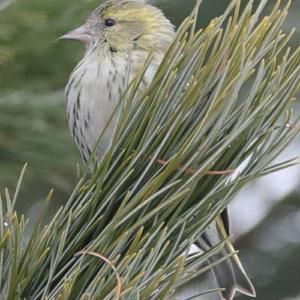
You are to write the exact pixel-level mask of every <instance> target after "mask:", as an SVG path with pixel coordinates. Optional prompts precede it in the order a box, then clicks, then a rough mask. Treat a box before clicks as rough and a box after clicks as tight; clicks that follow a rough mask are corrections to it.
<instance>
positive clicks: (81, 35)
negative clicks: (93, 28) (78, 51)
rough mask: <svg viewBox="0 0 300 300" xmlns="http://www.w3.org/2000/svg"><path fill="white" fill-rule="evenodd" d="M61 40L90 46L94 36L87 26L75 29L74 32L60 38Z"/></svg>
mask: <svg viewBox="0 0 300 300" xmlns="http://www.w3.org/2000/svg"><path fill="white" fill-rule="evenodd" d="M59 39H60V40H65V39H66V40H77V41H80V42H83V43H85V44H88V43H90V42H91V40H92V35H91V34H90V32H89V28H88V27H87V25H86V24H84V25H82V26H80V27H78V28H75V29H73V30H72V31H70V32H68V33H67V34H65V35H63V36H61V37H60V38H59Z"/></svg>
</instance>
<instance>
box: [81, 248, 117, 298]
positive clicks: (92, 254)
mask: <svg viewBox="0 0 300 300" xmlns="http://www.w3.org/2000/svg"><path fill="white" fill-rule="evenodd" d="M76 255H90V256H95V257H98V258H100V259H102V260H103V261H104V262H106V263H107V264H108V265H109V266H110V267H111V269H112V270H113V271H114V273H115V275H116V279H117V283H118V284H117V287H116V300H120V299H121V291H122V281H121V276H120V275H119V273H118V271H117V268H116V267H115V266H114V264H113V263H112V262H111V261H110V260H109V259H108V258H106V257H105V256H103V255H101V254H99V253H96V252H92V251H81V252H78V253H77V254H76Z"/></svg>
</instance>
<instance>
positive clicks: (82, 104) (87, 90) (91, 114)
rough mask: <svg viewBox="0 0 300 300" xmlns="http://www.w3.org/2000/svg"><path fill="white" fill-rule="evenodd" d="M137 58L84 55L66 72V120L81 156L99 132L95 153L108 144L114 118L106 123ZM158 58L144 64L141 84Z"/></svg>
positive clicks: (86, 153) (85, 155)
mask: <svg viewBox="0 0 300 300" xmlns="http://www.w3.org/2000/svg"><path fill="white" fill-rule="evenodd" d="M144 59H146V56H145V57H144ZM141 60H142V59H141V57H133V58H132V60H131V61H129V60H128V58H127V57H126V56H122V55H118V53H117V54H114V55H111V56H110V57H105V58H104V59H102V60H100V61H99V60H97V59H95V58H93V59H91V58H90V59H88V58H86V57H85V58H84V60H83V61H82V62H80V63H79V64H78V66H77V67H76V68H75V69H74V71H73V73H72V75H71V76H70V79H69V83H68V85H67V87H66V101H67V115H68V123H69V127H70V130H71V132H72V135H73V137H74V139H75V142H76V144H77V146H78V148H79V150H80V152H81V155H82V157H83V158H84V159H85V160H88V158H89V156H90V154H91V153H92V151H93V150H94V148H95V146H96V144H97V141H98V139H99V137H100V135H101V136H102V137H101V141H100V142H99V147H98V152H99V154H98V156H100V157H101V156H102V155H103V153H104V151H105V150H106V149H107V147H108V146H109V144H110V141H111V138H112V134H113V131H114V126H115V122H114V119H112V122H111V123H110V124H109V125H108V126H107V123H108V121H109V120H110V119H111V117H112V115H113V113H114V111H115V109H116V106H117V104H118V102H119V100H120V98H121V96H122V95H123V93H124V92H125V90H126V88H127V86H128V84H129V83H130V82H131V80H132V79H133V78H134V76H135V74H136V72H137V70H138V67H139V66H140V65H141ZM159 62H160V59H159V60H158V59H157V60H156V61H155V62H153V64H151V65H150V66H149V67H148V69H147V72H145V75H144V76H145V77H144V78H143V82H144V86H146V85H148V84H149V82H150V81H151V80H152V78H153V76H154V74H155V72H156V70H157V67H158V65H159ZM105 128H106V130H105V133H104V134H103V135H102V132H103V130H104V129H105Z"/></svg>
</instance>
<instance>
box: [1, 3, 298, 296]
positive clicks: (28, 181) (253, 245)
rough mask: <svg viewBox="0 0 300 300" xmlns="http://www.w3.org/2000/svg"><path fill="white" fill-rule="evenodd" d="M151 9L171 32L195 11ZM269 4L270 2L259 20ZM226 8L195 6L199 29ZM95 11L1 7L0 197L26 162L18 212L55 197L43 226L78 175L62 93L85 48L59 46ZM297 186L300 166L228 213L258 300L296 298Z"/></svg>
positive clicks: (251, 190) (83, 6) (248, 193)
mask: <svg viewBox="0 0 300 300" xmlns="http://www.w3.org/2000/svg"><path fill="white" fill-rule="evenodd" d="M153 2H155V4H157V5H158V6H160V7H161V8H162V9H163V10H164V12H165V13H166V14H167V16H168V17H169V18H170V19H171V20H172V22H173V23H174V24H176V25H178V24H180V22H181V21H182V20H183V18H184V17H185V16H186V15H187V14H188V13H189V12H190V11H191V9H192V7H193V4H194V1H193V0H157V1H153ZM245 2H246V1H245ZM257 2H258V1H257ZM274 2H275V1H273V0H270V1H269V6H268V7H267V9H266V12H267V11H268V9H269V8H270V7H271V6H272V4H273V3H274ZM283 2H285V1H283ZM228 3H229V1H228V0H222V1H220V0H206V1H203V5H202V9H201V11H200V15H199V21H200V26H205V25H207V24H208V22H209V21H210V20H211V19H212V18H213V17H214V16H217V15H219V14H221V13H222V12H223V11H224V9H225V8H226V6H227V5H228ZM98 4H99V1H95V0H76V1H74V0H63V1H62V0H51V1H50V0H48V1H45V0H22V1H21V0H16V1H14V0H12V1H11V0H0V189H1V191H3V190H4V188H6V187H8V188H9V189H10V190H11V191H13V189H14V187H15V185H16V182H17V179H18V176H19V173H20V170H21V168H22V166H23V164H24V163H25V162H28V163H29V167H28V171H27V173H26V177H25V179H24V182H23V185H22V190H21V197H20V198H19V202H18V204H17V209H18V210H19V211H20V212H22V213H24V214H25V215H26V216H28V217H30V218H31V219H32V220H34V219H35V218H36V216H37V215H38V212H39V208H40V204H41V202H42V200H43V199H44V198H45V197H46V195H47V193H48V191H49V190H50V189H51V188H54V189H55V194H54V198H53V200H52V204H51V207H50V209H49V218H50V217H51V215H53V213H54V212H55V211H56V210H57V208H58V207H59V206H60V205H62V204H63V203H64V201H65V200H66V199H67V198H68V195H69V194H70V192H71V191H72V189H73V187H74V184H75V183H76V181H77V178H78V176H79V175H78V171H77V170H78V168H77V165H78V164H79V165H80V164H81V159H80V157H79V155H78V153H77V149H76V148H75V146H74V144H73V141H72V139H71V137H70V135H69V132H68V128H67V123H66V118H65V106H64V93H63V89H64V86H65V84H66V82H67V80H68V76H69V74H70V72H71V71H72V68H73V67H74V66H75V65H76V63H77V62H78V61H79V60H80V57H81V56H82V55H83V52H84V46H83V45H80V44H79V43H76V42H58V41H57V38H58V37H59V36H61V35H62V34H64V33H65V32H67V31H69V30H70V29H72V28H74V27H76V26H77V25H80V24H81V23H82V22H84V20H85V18H86V17H87V15H88V13H89V12H90V11H91V10H92V9H94V8H95V7H96V6H97V5H98ZM299 18H300V0H294V1H293V4H292V7H291V9H290V15H289V17H288V22H287V23H286V24H285V28H284V29H285V30H287V31H289V30H291V29H292V28H293V27H296V34H295V35H294V38H293V40H292V41H291V45H292V46H296V45H299V42H300V23H299ZM299 145H300V139H298V140H296V141H295V142H294V143H293V144H292V145H291V146H290V147H289V148H288V149H287V150H286V151H285V152H284V153H283V154H282V156H281V157H280V158H279V160H283V159H287V158H290V157H294V156H297V155H298V154H299ZM299 183H300V167H294V168H291V169H288V170H285V171H282V172H280V173H278V174H274V175H271V176H268V177H266V178H264V179H262V180H259V181H257V182H254V183H252V184H251V185H249V186H248V187H246V188H245V189H244V190H243V191H242V193H241V194H240V195H239V196H238V197H237V199H236V201H235V202H234V203H233V205H232V207H231V215H232V220H233V221H232V227H233V236H234V238H235V239H236V244H237V248H238V249H240V250H241V252H240V253H241V257H242V260H243V262H244V263H245V268H246V269H247V270H248V271H249V274H250V277H251V278H253V281H254V284H255V286H256V287H257V294H258V296H257V298H258V299H259V300H296V299H300V284H299V283H300V210H299V208H300V201H299V197H300V185H299ZM239 299H240V300H244V299H246V298H245V297H240V298H239Z"/></svg>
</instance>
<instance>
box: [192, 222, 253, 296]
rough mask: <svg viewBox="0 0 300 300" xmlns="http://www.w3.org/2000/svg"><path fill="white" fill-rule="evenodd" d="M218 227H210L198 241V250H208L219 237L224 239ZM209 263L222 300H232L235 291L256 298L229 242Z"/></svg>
mask: <svg viewBox="0 0 300 300" xmlns="http://www.w3.org/2000/svg"><path fill="white" fill-rule="evenodd" d="M219 225H220V224H219ZM219 225H217V224H214V225H212V226H211V227H210V228H209V229H208V230H207V231H206V232H205V233H204V234H203V235H202V236H201V238H199V239H198V241H197V245H198V247H199V248H201V249H202V250H204V251H205V250H208V249H209V248H211V247H213V246H214V245H216V244H218V243H219V242H220V241H221V237H220V235H221V236H222V237H224V238H225V236H224V235H223V234H224V232H220V230H221V231H222V228H221V229H220V228H219ZM226 257H227V259H226ZM218 262H220V263H218ZM209 263H211V264H212V271H213V274H214V275H215V278H216V281H217V284H218V287H219V288H221V289H222V291H221V296H222V298H223V299H224V300H232V299H233V298H234V295H235V293H236V291H239V292H240V293H242V294H244V295H247V296H250V297H255V296H256V293H255V289H254V287H253V285H252V283H251V281H250V279H249V278H248V276H247V274H246V272H245V270H244V268H243V266H242V264H241V262H240V259H239V257H238V255H237V254H236V251H235V250H234V248H233V246H232V245H231V243H230V242H227V243H226V246H225V247H224V248H223V249H222V251H221V252H219V253H218V254H216V255H214V256H213V257H211V258H210V260H209Z"/></svg>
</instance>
